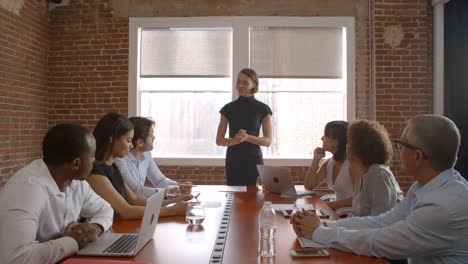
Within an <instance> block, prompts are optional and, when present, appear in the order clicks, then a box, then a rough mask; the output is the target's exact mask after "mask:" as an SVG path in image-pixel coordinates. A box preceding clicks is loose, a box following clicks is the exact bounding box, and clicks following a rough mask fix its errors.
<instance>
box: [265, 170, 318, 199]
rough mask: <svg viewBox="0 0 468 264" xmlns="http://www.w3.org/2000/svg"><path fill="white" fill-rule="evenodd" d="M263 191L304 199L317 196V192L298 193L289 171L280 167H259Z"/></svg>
mask: <svg viewBox="0 0 468 264" xmlns="http://www.w3.org/2000/svg"><path fill="white" fill-rule="evenodd" d="M257 170H258V173H259V174H260V178H261V180H262V185H263V189H264V190H266V191H269V192H272V193H279V194H281V195H285V196H291V197H302V196H308V195H313V194H316V192H315V191H296V188H295V187H294V184H293V182H292V179H291V175H290V174H289V169H288V168H285V167H278V166H268V165H257Z"/></svg>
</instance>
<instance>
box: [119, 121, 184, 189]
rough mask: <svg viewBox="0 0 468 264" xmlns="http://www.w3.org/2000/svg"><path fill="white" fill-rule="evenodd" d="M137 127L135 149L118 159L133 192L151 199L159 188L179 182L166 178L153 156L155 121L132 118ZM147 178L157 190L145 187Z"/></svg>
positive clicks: (120, 168)
mask: <svg viewBox="0 0 468 264" xmlns="http://www.w3.org/2000/svg"><path fill="white" fill-rule="evenodd" d="M129 120H130V122H132V123H133V125H134V126H135V128H134V135H133V140H132V143H133V148H132V149H131V150H130V153H129V154H128V155H127V156H126V157H125V158H122V159H116V161H115V164H116V165H117V166H118V167H119V170H120V172H121V173H122V177H123V178H124V180H125V182H126V183H127V185H128V187H130V189H132V191H133V192H134V193H135V194H137V195H139V196H145V197H150V196H151V195H153V194H154V193H155V192H157V188H166V187H168V186H170V185H176V184H177V182H175V181H173V180H171V179H168V178H166V176H164V174H163V173H162V172H161V170H160V169H159V168H158V166H157V165H156V163H155V162H154V161H153V158H152V156H151V150H152V149H153V141H154V138H155V137H154V125H155V124H154V121H153V120H150V119H148V118H144V117H130V118H129ZM146 178H148V179H149V180H150V182H151V183H152V184H153V186H154V187H155V188H152V187H147V186H145V181H146Z"/></svg>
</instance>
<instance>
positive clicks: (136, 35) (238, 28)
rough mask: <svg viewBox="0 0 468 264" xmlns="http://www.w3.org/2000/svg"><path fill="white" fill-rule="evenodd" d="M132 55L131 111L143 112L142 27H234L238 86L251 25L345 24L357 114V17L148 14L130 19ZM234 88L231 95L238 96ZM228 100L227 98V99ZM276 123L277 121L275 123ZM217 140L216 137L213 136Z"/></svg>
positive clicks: (351, 108) (208, 162)
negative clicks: (140, 77)
mask: <svg viewBox="0 0 468 264" xmlns="http://www.w3.org/2000/svg"><path fill="white" fill-rule="evenodd" d="M129 20H130V21H129V28H128V30H129V48H128V50H129V58H128V114H129V116H138V115H140V113H139V109H140V102H141V100H140V93H139V83H138V78H137V76H138V75H139V73H140V62H139V58H140V54H139V52H140V49H139V48H138V45H140V44H139V39H141V29H142V28H158V27H159V28H168V27H175V28H190V27H198V28H200V27H216V26H218V27H232V29H233V32H232V34H233V38H232V39H233V46H232V54H233V58H232V73H231V75H232V76H233V78H232V81H233V84H232V87H235V82H236V78H235V76H237V73H238V72H239V71H240V70H241V69H242V68H244V66H245V65H249V54H250V53H249V52H248V49H249V27H255V26H258V27H343V28H345V29H346V47H345V48H346V71H345V72H344V74H346V76H345V77H346V78H347V91H346V93H347V104H346V105H347V107H346V116H347V118H348V120H354V119H355V116H356V110H355V109H356V108H355V106H356V93H355V83H356V82H355V29H354V23H355V22H354V17H249V16H246V17H236V16H233V17H180V18H179V17H155V18H153V17H145V18H139V17H136V18H130V19H129ZM237 96H238V95H237V93H236V90H235V89H234V88H233V90H232V98H233V99H236V98H237ZM226 103H227V102H226ZM273 125H274V124H273ZM213 144H214V139H213ZM224 159H225V158H224V157H222V158H158V159H157V160H158V165H180V166H189V165H193V166H224V165H225V163H224ZM264 161H265V164H274V165H280V166H309V165H310V162H311V159H289V158H274V159H265V160H264Z"/></svg>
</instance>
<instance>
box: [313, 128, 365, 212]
mask: <svg viewBox="0 0 468 264" xmlns="http://www.w3.org/2000/svg"><path fill="white" fill-rule="evenodd" d="M347 130H348V123H347V122H346V121H331V122H329V123H327V124H326V125H325V129H324V134H323V137H322V147H318V148H316V149H315V150H314V158H313V160H312V165H311V166H310V168H309V171H308V172H307V175H306V176H305V179H304V188H306V189H308V190H312V189H314V188H316V187H317V186H319V185H320V184H322V183H323V182H324V181H326V183H327V185H328V188H330V189H332V190H333V191H334V192H335V195H336V201H332V202H328V205H329V206H330V207H331V208H334V209H336V208H342V207H350V206H351V204H352V197H353V186H354V178H355V175H357V170H358V168H356V167H352V166H350V163H349V161H348V160H347V159H346V143H347V134H346V133H347ZM326 151H328V152H330V153H332V154H333V157H332V158H329V159H327V160H326V161H325V162H323V163H322V164H321V166H320V165H319V164H320V161H321V160H322V159H323V158H324V157H325V152H326Z"/></svg>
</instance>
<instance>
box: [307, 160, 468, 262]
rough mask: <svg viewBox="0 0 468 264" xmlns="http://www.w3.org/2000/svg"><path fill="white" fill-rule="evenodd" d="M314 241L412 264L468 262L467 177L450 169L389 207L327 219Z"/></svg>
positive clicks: (413, 187)
mask: <svg viewBox="0 0 468 264" xmlns="http://www.w3.org/2000/svg"><path fill="white" fill-rule="evenodd" d="M313 240H314V241H315V242H318V243H322V244H325V245H328V246H330V247H333V248H337V249H340V250H344V251H348V252H354V253H356V254H359V255H368V256H376V257H386V258H389V259H403V258H408V262H409V263H410V264H416V263H417V264H431V263H433V264H439V263H451V264H453V263H468V182H467V181H466V180H465V179H464V178H463V177H462V176H461V175H460V174H459V173H458V172H457V171H455V170H454V169H448V170H445V171H443V172H442V173H441V174H439V175H438V176H437V177H435V178H433V179H432V180H431V181H430V182H428V183H427V184H426V185H424V186H421V185H420V184H419V183H417V182H415V183H414V184H413V185H412V186H411V188H410V190H409V191H408V195H407V196H406V197H405V198H404V199H403V200H402V201H401V202H400V203H398V204H397V205H396V206H395V207H394V208H393V209H392V210H390V211H389V212H387V213H384V214H381V215H379V216H374V217H353V218H349V219H343V220H339V221H331V222H328V227H324V226H322V227H319V228H318V229H316V230H315V232H314V234H313Z"/></svg>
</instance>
